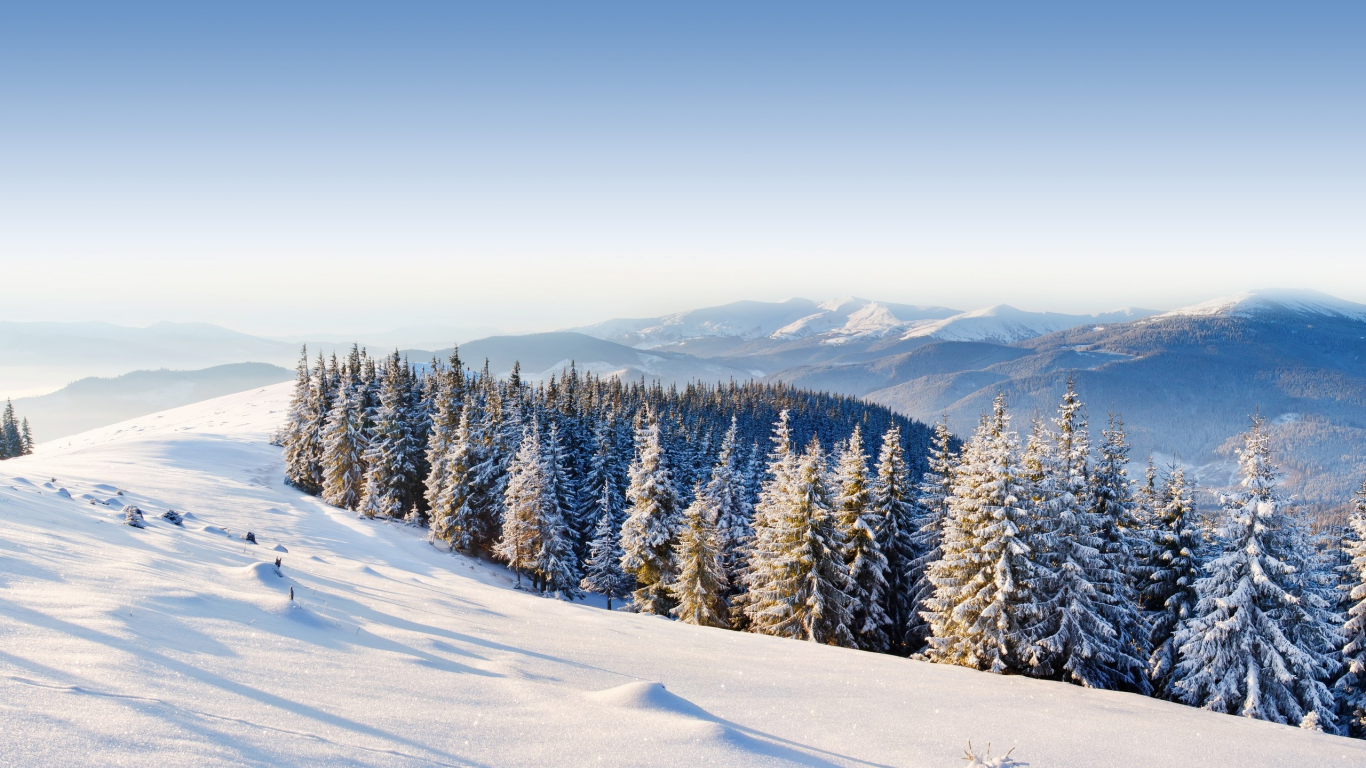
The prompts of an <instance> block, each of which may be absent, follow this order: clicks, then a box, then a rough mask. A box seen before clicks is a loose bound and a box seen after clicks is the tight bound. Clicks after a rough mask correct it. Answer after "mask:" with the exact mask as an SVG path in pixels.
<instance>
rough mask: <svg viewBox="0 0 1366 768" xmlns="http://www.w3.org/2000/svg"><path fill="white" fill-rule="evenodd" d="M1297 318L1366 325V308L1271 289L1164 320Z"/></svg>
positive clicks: (1332, 298) (1205, 304)
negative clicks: (1354, 321) (1181, 318)
mask: <svg viewBox="0 0 1366 768" xmlns="http://www.w3.org/2000/svg"><path fill="white" fill-rule="evenodd" d="M1268 313H1275V314H1296V315H1307V316H1314V315H1318V316H1321V317H1331V318H1341V319H1347V320H1357V321H1366V305H1364V304H1357V303H1355V302H1351V301H1346V300H1345V299H1339V298H1337V297H1336V296H1330V295H1328V294H1326V293H1322V292H1320V291H1309V290H1288V289H1279V290H1274V289H1267V290H1260V291H1248V292H1246V293H1239V294H1235V295H1233V296H1221V297H1219V298H1217V299H1211V300H1209V301H1205V302H1201V303H1199V304H1193V305H1191V306H1189V307H1181V308H1180V309H1174V310H1172V311H1171V312H1167V313H1165V314H1163V315H1161V316H1160V317H1182V316H1193V317H1206V316H1211V315H1224V316H1230V317H1254V316H1256V315H1262V314H1268Z"/></svg>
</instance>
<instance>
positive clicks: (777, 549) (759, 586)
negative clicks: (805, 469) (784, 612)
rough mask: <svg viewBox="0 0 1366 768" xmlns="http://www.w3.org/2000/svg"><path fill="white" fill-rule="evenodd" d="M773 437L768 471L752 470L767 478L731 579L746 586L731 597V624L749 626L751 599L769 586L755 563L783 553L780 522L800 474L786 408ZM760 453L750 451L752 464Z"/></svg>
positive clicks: (756, 476) (765, 561) (758, 492)
mask: <svg viewBox="0 0 1366 768" xmlns="http://www.w3.org/2000/svg"><path fill="white" fill-rule="evenodd" d="M771 440H772V441H773V450H772V451H771V452H770V453H769V454H768V458H769V463H768V468H767V471H766V472H760V471H758V470H757V469H756V470H755V471H754V472H753V473H752V476H753V477H754V478H756V479H757V478H759V477H761V476H764V477H766V479H764V480H763V481H762V482H761V483H759V486H758V490H757V492H755V494H754V495H755V498H756V499H757V503H756V504H755V505H754V517H753V521H752V523H751V528H752V530H753V533H752V535H751V536H750V538H749V540H748V541H747V542H746V544H745V547H744V548H743V549H742V550H741V553H740V557H739V558H738V561H739V562H737V564H736V570H735V571H734V572H733V575H732V581H739V582H741V583H742V584H743V586H744V589H743V591H741V592H740V593H739V594H737V595H735V596H734V597H733V598H732V600H731V604H732V610H731V614H732V616H731V625H732V626H735V627H741V628H745V629H748V628H749V627H748V624H749V602H750V600H751V598H752V597H754V596H755V595H757V594H759V593H760V592H761V591H763V590H764V589H765V588H766V587H765V583H764V579H765V578H767V576H768V574H767V573H766V572H762V573H761V572H759V571H757V570H756V568H755V566H756V563H760V562H763V563H771V562H775V561H776V560H777V559H778V557H780V555H781V547H782V542H781V541H780V539H779V533H780V525H779V521H781V520H782V518H783V510H784V508H785V505H786V504H788V501H789V499H790V498H791V494H792V491H791V488H792V483H793V480H794V476H795V475H796V473H797V453H796V451H795V449H794V448H793V445H792V420H791V414H790V412H789V411H788V410H787V409H783V411H782V412H781V413H779V414H778V421H777V422H776V423H774V425H773V436H772V438H771ZM757 453H758V446H757V445H756V446H755V450H754V451H752V452H751V464H753V463H754V462H753V459H754V456H755V455H757Z"/></svg>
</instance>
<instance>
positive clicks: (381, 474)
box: [359, 352, 417, 519]
mask: <svg viewBox="0 0 1366 768" xmlns="http://www.w3.org/2000/svg"><path fill="white" fill-rule="evenodd" d="M406 373H407V371H406V366H404V365H403V363H402V362H401V361H400V359H399V355H398V353H397V352H395V353H394V354H393V355H392V356H391V357H390V358H389V359H388V361H387V364H386V365H385V367H384V372H383V374H382V376H381V383H380V395H379V407H378V408H376V409H375V413H374V417H373V420H374V428H373V430H372V433H371V435H370V441H369V447H368V448H367V449H366V451H365V466H366V470H365V483H364V487H363V490H362V492H361V500H360V506H359V511H360V513H361V514H362V515H364V516H365V517H370V518H374V517H390V518H395V519H398V518H402V517H403V516H404V515H405V514H406V513H407V511H408V509H409V508H410V507H411V506H412V504H413V501H414V498H413V496H412V493H411V491H412V480H413V477H414V476H415V473H416V472H417V467H416V466H415V465H414V463H413V460H412V457H413V455H414V453H415V452H416V447H415V442H416V440H415V438H414V436H413V433H412V425H411V424H410V422H409V414H408V405H409V396H410V392H409V388H408V381H407V376H406Z"/></svg>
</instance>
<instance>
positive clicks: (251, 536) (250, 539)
mask: <svg viewBox="0 0 1366 768" xmlns="http://www.w3.org/2000/svg"><path fill="white" fill-rule="evenodd" d="M242 540H243V541H245V542H247V543H248V544H255V543H256V534H254V533H252V532H251V531H247V535H246V536H243V537H242Z"/></svg>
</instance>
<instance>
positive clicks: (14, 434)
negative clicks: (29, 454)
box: [0, 400, 25, 459]
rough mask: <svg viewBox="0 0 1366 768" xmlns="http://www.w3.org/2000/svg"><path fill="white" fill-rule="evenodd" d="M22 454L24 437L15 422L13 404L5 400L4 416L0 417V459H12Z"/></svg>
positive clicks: (17, 423)
mask: <svg viewBox="0 0 1366 768" xmlns="http://www.w3.org/2000/svg"><path fill="white" fill-rule="evenodd" d="M24 453H25V451H24V436H23V433H22V432H21V431H20V428H19V422H18V421H16V420H15V415H14V403H13V402H11V401H9V400H6V401H5V411H4V414H3V415H0V459H12V458H14V457H16V456H23V455H24Z"/></svg>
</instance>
